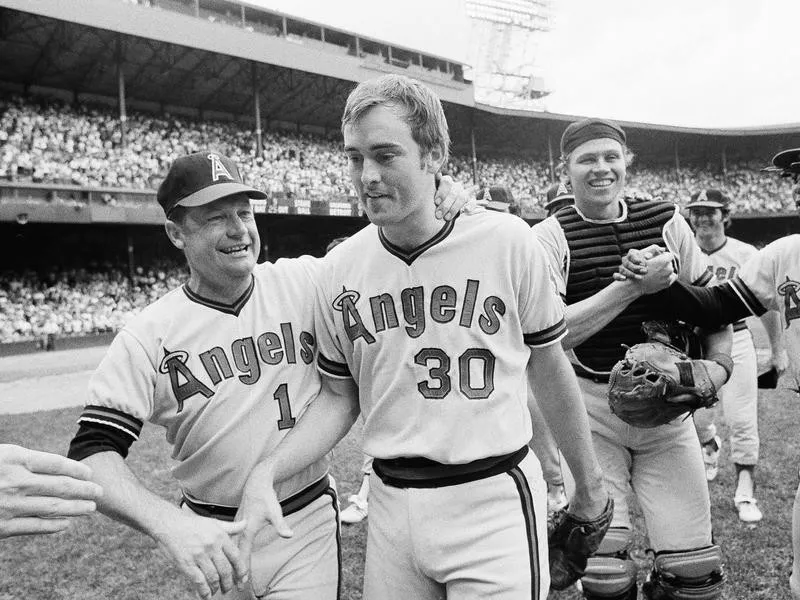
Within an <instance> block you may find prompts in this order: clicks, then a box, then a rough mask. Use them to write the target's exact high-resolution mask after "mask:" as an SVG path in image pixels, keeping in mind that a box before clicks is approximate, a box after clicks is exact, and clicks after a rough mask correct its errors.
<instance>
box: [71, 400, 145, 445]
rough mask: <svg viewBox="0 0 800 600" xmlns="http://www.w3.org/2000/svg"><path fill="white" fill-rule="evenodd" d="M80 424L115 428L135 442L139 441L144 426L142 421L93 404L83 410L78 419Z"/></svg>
mask: <svg viewBox="0 0 800 600" xmlns="http://www.w3.org/2000/svg"><path fill="white" fill-rule="evenodd" d="M78 423H96V424H98V425H105V426H107V427H113V428H114V429H118V430H119V431H122V432H123V433H126V434H128V435H129V436H131V437H132V438H133V439H134V440H138V439H139V434H140V433H141V432H142V425H143V423H142V421H140V420H139V419H137V418H136V417H134V416H131V415H129V414H128V413H124V412H122V411H120V410H116V409H114V408H109V407H106V406H96V405H91V404H90V405H89V406H87V407H86V408H84V409H83V412H82V413H81V416H80V417H79V418H78Z"/></svg>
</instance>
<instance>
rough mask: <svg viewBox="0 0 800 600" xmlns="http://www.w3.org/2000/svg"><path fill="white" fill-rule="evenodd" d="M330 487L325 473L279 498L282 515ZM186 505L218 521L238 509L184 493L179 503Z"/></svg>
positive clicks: (303, 505) (230, 518) (230, 517)
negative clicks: (290, 493)
mask: <svg viewBox="0 0 800 600" xmlns="http://www.w3.org/2000/svg"><path fill="white" fill-rule="evenodd" d="M329 488H330V485H329V482H328V476H327V475H325V477H323V478H322V479H320V480H319V481H317V482H315V483H312V484H311V485H309V486H308V487H306V488H303V489H302V490H300V491H299V492H297V493H296V494H294V495H293V496H289V497H288V498H286V499H285V500H281V509H282V510H283V516H284V517H288V516H289V515H291V514H292V513H296V512H297V511H298V510H301V509H303V508H305V507H306V506H308V505H309V504H311V503H312V502H313V501H314V500H316V499H317V498H319V497H320V496H322V495H323V494H324V493H325V492H326V491H327V490H328V489H329ZM184 504H185V505H186V506H188V507H189V508H191V509H192V511H193V512H195V513H197V514H198V515H200V516H201V517H210V518H212V519H219V520H220V521H233V519H234V517H235V516H236V512H237V511H238V510H239V508H238V507H236V506H221V505H219V504H206V503H205V502H195V501H194V500H190V499H189V498H187V497H186V495H185V494H184V496H183V498H182V499H181V505H184Z"/></svg>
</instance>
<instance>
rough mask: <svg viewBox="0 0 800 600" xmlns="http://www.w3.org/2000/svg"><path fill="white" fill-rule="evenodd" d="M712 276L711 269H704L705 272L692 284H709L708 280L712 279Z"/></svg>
mask: <svg viewBox="0 0 800 600" xmlns="http://www.w3.org/2000/svg"><path fill="white" fill-rule="evenodd" d="M712 277H713V275H712V274H711V271H703V274H702V275H700V277H698V278H697V279H695V280H694V281H693V282H692V285H698V286H700V287H702V286H704V285H708V282H709V281H711V278H712Z"/></svg>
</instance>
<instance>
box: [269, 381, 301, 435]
mask: <svg viewBox="0 0 800 600" xmlns="http://www.w3.org/2000/svg"><path fill="white" fill-rule="evenodd" d="M272 397H273V398H275V400H277V401H278V410H280V411H281V418H280V419H279V420H278V429H291V428H292V427H294V423H295V420H296V419H295V418H294V417H293V416H292V405H291V404H289V386H287V385H286V384H285V383H282V384H280V385H279V386H278V389H276V390H275V393H274V394H273V395H272Z"/></svg>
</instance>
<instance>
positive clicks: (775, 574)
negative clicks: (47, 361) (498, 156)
mask: <svg viewBox="0 0 800 600" xmlns="http://www.w3.org/2000/svg"><path fill="white" fill-rule="evenodd" d="M1 393H2V391H0V394H1ZM797 402H798V399H797V396H795V395H793V394H792V393H790V392H788V391H778V392H772V391H768V392H764V393H763V394H762V398H761V400H760V426H761V436H762V447H761V453H762V459H761V466H760V468H759V471H758V474H757V480H758V485H759V487H758V491H757V496H758V498H759V500H760V506H761V507H762V509H763V510H764V514H765V518H764V520H763V521H762V522H761V523H760V524H758V525H757V526H755V527H748V526H746V525H744V524H742V523H740V522H739V520H738V518H737V516H736V512H735V510H734V508H733V503H732V500H731V498H732V495H733V483H734V469H733V466H732V465H731V464H730V463H729V462H728V461H727V453H726V452H725V451H723V466H722V469H721V472H720V476H719V478H718V480H717V481H715V482H714V483H712V484H711V491H712V501H713V518H714V533H715V536H716V539H717V541H718V543H720V544H721V546H722V548H723V551H724V553H725V557H726V565H727V571H728V575H729V585H728V588H727V590H726V592H725V595H724V596H723V597H724V598H725V599H726V600H733V599H736V600H755V599H764V600H767V599H769V600H783V599H786V600H788V599H789V592H788V587H787V583H786V581H787V578H788V575H789V567H790V561H791V547H790V511H791V504H792V501H793V497H794V490H795V489H796V486H797V480H798V476H797V464H798V460H797V459H798V455H800V448H798V442H797V440H798V433H800V409H799V408H800V407H798V406H796V404H797ZM78 414H79V410H78V409H77V408H70V409H63V410H53V411H47V412H39V413H30V414H21V415H14V416H9V415H2V416H0V440H2V441H3V442H5V443H18V444H24V445H26V446H29V447H32V448H36V449H41V450H50V451H54V452H60V453H63V452H65V451H66V447H67V443H68V441H69V439H70V437H71V436H72V434H73V432H74V431H75V427H76V426H75V421H76V418H77V416H78ZM357 435H358V432H357V431H354V432H353V433H351V435H349V436H348V437H347V438H346V439H345V440H344V442H343V443H342V444H341V445H340V446H339V447H338V448H337V449H336V451H335V459H334V464H335V469H334V473H335V475H336V478H337V480H338V483H339V490H340V494H341V497H342V498H343V499H345V498H346V497H347V495H348V494H350V493H353V492H354V491H355V490H356V489H357V487H358V485H359V482H360V473H359V468H360V464H361V455H360V453H359V451H358V446H357V442H358V439H357ZM168 456H169V450H168V447H167V444H166V443H165V441H164V439H163V432H162V431H160V430H159V429H157V428H155V427H146V428H145V431H144V433H143V436H142V439H141V440H140V441H139V442H138V443H136V444H135V445H134V447H133V450H132V452H131V456H130V458H129V461H130V464H131V466H132V468H133V469H134V470H135V471H136V472H137V474H139V475H140V476H141V478H142V479H143V480H144V481H145V482H146V484H147V485H148V486H150V487H151V488H152V489H154V490H155V491H157V492H158V493H160V494H161V495H163V496H164V497H166V498H169V499H172V500H177V498H178V494H177V490H176V488H175V486H174V485H173V484H172V482H171V479H170V475H169V469H170V460H169V458H168ZM365 533H366V524H365V523H363V524H359V525H354V526H348V527H345V528H344V529H343V544H344V596H343V598H344V599H346V600H350V599H352V600H356V599H359V598H361V592H360V590H361V576H362V570H363V561H364V547H365V541H366V536H365ZM635 556H636V558H637V561H638V562H639V563H640V565H641V567H642V570H641V573H640V575H641V576H642V577H643V576H644V574H645V572H646V569H647V568H648V567H649V558H648V557H647V554H646V553H645V551H644V543H642V546H641V548H639V549H638V550H637V552H636V553H635ZM193 597H194V596H193V595H192V593H191V591H190V588H189V587H188V585H187V584H186V582H185V581H184V579H183V576H182V574H181V573H180V572H178V571H177V569H176V568H175V567H173V565H172V563H171V561H170V559H169V558H168V557H167V556H166V555H164V554H162V553H161V552H159V551H158V550H157V549H156V547H155V544H154V543H153V542H152V541H151V540H150V539H149V538H147V537H145V536H143V535H141V534H139V533H138V532H136V531H133V530H131V529H129V528H127V527H124V526H122V525H119V524H117V523H115V522H112V521H111V520H109V519H107V518H105V517H103V516H101V515H97V516H93V517H90V518H85V519H82V520H79V521H78V522H76V524H75V526H74V527H73V528H72V529H71V530H70V531H68V532H65V533H62V534H58V535H54V536H48V537H37V538H12V539H8V540H5V541H2V542H0V599H2V600H5V599H23V598H24V599H33V600H38V599H42V600H49V599H71V600H72V599H74V600H78V599H80V600H100V599H103V600H105V599H108V600H111V599H113V600H125V599H129V600H134V599H136V600H149V599H161V598H170V599H172V600H182V599H189V598H193ZM580 597H581V596H580V595H579V594H578V593H577V592H576V591H575V590H568V591H566V592H562V593H553V594H551V598H555V599H558V600H567V599H569V600H572V599H577V598H580Z"/></svg>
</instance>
